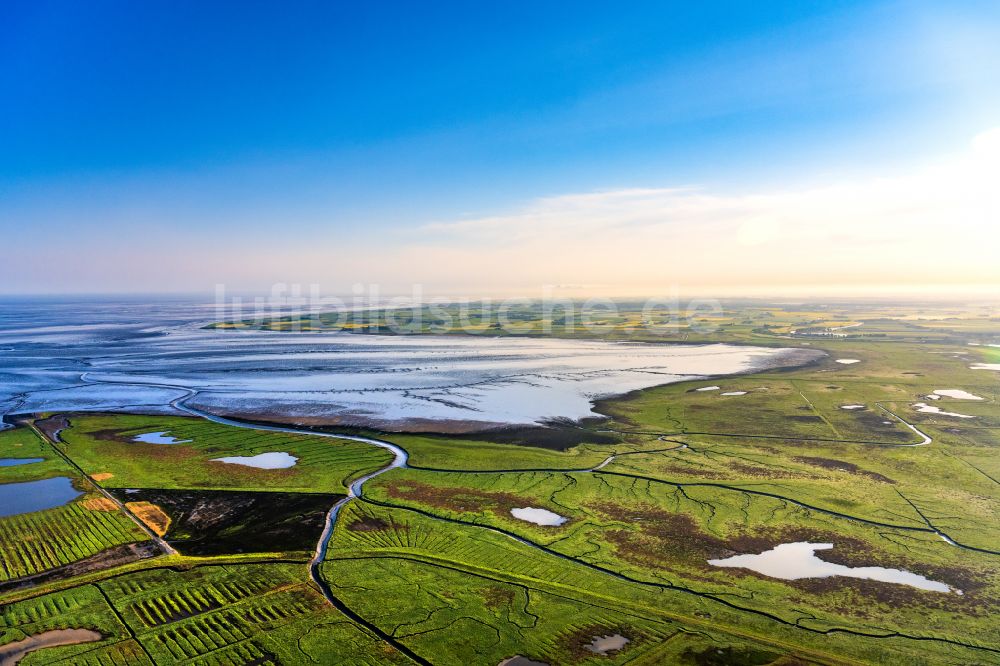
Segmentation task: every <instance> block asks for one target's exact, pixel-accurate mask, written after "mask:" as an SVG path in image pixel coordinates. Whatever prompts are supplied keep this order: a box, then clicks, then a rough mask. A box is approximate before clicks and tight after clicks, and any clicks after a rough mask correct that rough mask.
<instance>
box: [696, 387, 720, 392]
mask: <svg viewBox="0 0 1000 666" xmlns="http://www.w3.org/2000/svg"><path fill="white" fill-rule="evenodd" d="M719 388H720V387H718V386H702V387H701V388H696V389H695V391H718V390H719Z"/></svg>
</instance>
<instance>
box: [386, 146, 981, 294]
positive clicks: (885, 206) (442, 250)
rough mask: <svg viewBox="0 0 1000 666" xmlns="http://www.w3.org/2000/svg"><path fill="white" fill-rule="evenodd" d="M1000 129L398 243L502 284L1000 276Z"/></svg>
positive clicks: (565, 207)
mask: <svg viewBox="0 0 1000 666" xmlns="http://www.w3.org/2000/svg"><path fill="white" fill-rule="evenodd" d="M998 184H1000V130H990V131H988V132H985V133H983V134H981V135H979V136H978V137H977V138H976V139H975V141H974V142H973V149H972V150H968V151H965V152H964V153H962V154H960V155H957V156H953V157H951V158H948V159H945V160H941V161H939V162H937V163H934V164H928V165H925V166H923V167H921V168H914V169H911V170H908V171H906V172H901V173H895V174H888V175H885V176H883V177H877V178H871V177H869V178H859V179H848V180H844V181H843V182H839V183H833V184H830V185H827V186H823V187H809V188H801V189H792V188H789V189H785V190H776V191H767V192H759V193H749V194H748V193H732V192H721V191H714V190H712V189H711V188H691V187H684V188H674V187H667V188H662V189H623V190H615V191H606V192H593V193H583V194H568V195H562V196H555V197H548V198H543V199H539V200H537V201H533V202H530V203H528V204H527V205H525V206H523V207H521V208H520V209H518V210H515V211H513V212H510V213H507V214H502V215H493V216H488V217H482V218H477V219H464V220H458V221H452V222H438V223H434V224H430V225H427V226H425V227H424V228H423V229H422V230H421V231H422V233H423V235H424V236H423V238H422V240H421V241H420V242H419V243H417V244H416V245H415V246H413V247H410V248H405V249H403V250H401V251H402V252H404V253H407V254H411V255H412V256H414V257H415V256H418V255H422V256H427V257H434V258H436V260H437V261H440V262H442V263H440V264H438V270H435V271H431V272H433V273H436V274H439V275H438V277H442V278H443V277H444V274H445V273H447V272H448V271H449V270H451V271H454V272H455V273H456V277H457V275H458V274H464V275H468V276H470V278H471V279H475V276H480V277H485V276H489V280H491V281H492V283H494V284H497V285H504V286H507V285H510V284H511V283H518V284H543V283H544V284H548V283H564V282H582V283H594V282H599V283H602V284H609V285H618V286H619V287H620V288H621V289H624V290H627V289H628V288H629V287H630V286H636V287H638V286H640V285H641V286H642V287H643V288H649V287H653V286H655V285H671V284H679V285H681V286H682V287H683V286H685V285H688V286H696V287H702V286H704V287H712V286H722V285H727V286H740V285H743V286H754V285H756V286H761V287H763V286H767V285H774V286H785V287H787V286H788V285H813V284H816V285H823V284H826V285H834V284H837V285H844V284H847V285H859V284H875V285H886V286H887V287H890V288H891V287H892V286H896V285H907V284H909V285H916V284H982V283H1000V261H998V260H997V259H996V250H997V248H998V247H1000V215H998V211H1000V206H998V201H1000V187H998Z"/></svg>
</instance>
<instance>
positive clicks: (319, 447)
mask: <svg viewBox="0 0 1000 666" xmlns="http://www.w3.org/2000/svg"><path fill="white" fill-rule="evenodd" d="M163 431H166V432H168V433H170V435H169V436H171V437H173V438H175V439H177V440H180V441H184V440H190V441H188V442H186V443H183V444H145V443H141V442H135V441H133V439H134V438H135V437H136V436H137V435H141V434H144V433H150V432H163ZM61 437H62V439H63V441H64V442H65V447H64V450H65V451H66V453H67V454H68V455H70V456H71V457H72V458H73V460H74V461H75V462H76V463H77V464H78V465H80V467H81V468H83V470H84V471H85V472H86V473H87V474H89V475H91V476H94V475H99V478H100V479H101V484H102V485H104V486H105V487H108V488H172V489H187V488H200V489H205V490H208V489H218V490H274V491H285V492H343V491H344V490H345V489H346V488H347V486H348V485H349V484H350V482H351V481H353V480H354V479H356V478H357V477H359V476H363V475H364V474H367V473H369V472H372V471H374V470H376V469H378V468H380V467H383V466H385V465H386V464H388V463H389V462H390V460H391V459H392V456H391V454H389V453H387V452H386V451H384V450H383V449H379V448H376V447H373V446H370V445H367V444H361V443H358V442H352V441H349V440H344V439H333V438H329V437H318V436H308V435H297V434H286V433H275V432H267V431H262V430H248V429H245V428H234V427H231V426H225V425H219V424H217V423H212V422H211V421H205V420H203V419H198V418H192V417H179V416H174V417H170V416H157V417H150V416H131V415H121V414H118V415H113V416H112V415H90V414H86V415H73V416H72V417H71V418H70V425H69V427H68V428H66V429H65V430H63V431H62V433H61ZM271 451H283V452H286V453H289V454H291V455H292V456H295V457H296V458H298V461H297V462H296V463H295V465H294V466H293V467H289V468H287V469H273V470H268V469H257V468H254V467H247V466H244V465H236V464H229V463H223V462H213V459H215V458H223V457H230V456H240V457H250V456H255V455H258V454H261V453H267V452H271Z"/></svg>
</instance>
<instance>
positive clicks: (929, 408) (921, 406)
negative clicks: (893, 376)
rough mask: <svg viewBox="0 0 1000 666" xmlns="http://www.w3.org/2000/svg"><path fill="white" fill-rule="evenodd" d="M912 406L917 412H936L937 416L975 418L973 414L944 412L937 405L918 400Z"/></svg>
mask: <svg viewBox="0 0 1000 666" xmlns="http://www.w3.org/2000/svg"><path fill="white" fill-rule="evenodd" d="M913 408H914V409H916V410H917V411H918V412H922V413H924V414H937V415H938V416H953V417H955V418H959V419H974V418H976V417H975V416H971V415H969V414H959V413H957V412H946V411H944V410H943V409H941V408H940V407H937V406H935V405H928V404H927V403H926V402H918V403H916V404H915V405H913Z"/></svg>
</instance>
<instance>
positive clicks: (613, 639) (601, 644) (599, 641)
mask: <svg viewBox="0 0 1000 666" xmlns="http://www.w3.org/2000/svg"><path fill="white" fill-rule="evenodd" d="M630 642H631V641H629V639H627V638H625V637H624V636H622V635H621V634H614V635H611V636H595V637H594V640H593V641H592V642H591V643H590V644H589V645H587V646H586V648H587V649H588V650H590V651H591V652H596V653H597V654H608V653H609V652H617V651H618V650H621V649H622V648H623V647H625V646H626V645H628V644H629V643H630Z"/></svg>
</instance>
